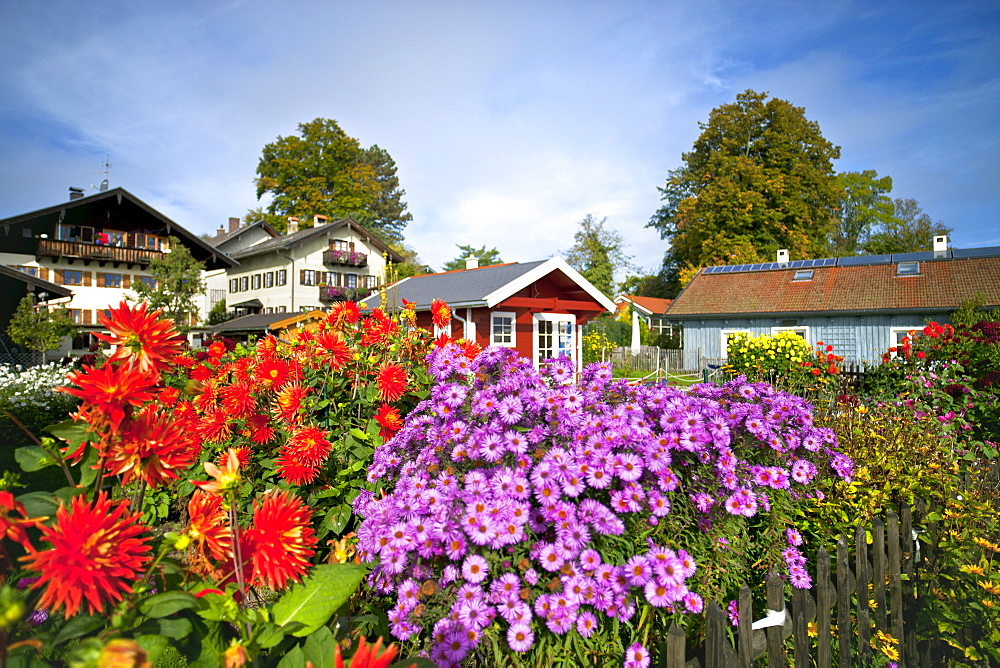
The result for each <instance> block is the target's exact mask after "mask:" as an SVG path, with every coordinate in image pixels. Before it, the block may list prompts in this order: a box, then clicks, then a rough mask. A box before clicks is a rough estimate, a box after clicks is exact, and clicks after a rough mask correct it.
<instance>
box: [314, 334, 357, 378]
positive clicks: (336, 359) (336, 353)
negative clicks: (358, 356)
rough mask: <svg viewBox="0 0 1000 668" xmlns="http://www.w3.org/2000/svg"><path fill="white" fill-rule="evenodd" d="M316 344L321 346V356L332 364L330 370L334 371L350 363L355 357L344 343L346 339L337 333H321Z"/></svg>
mask: <svg viewBox="0 0 1000 668" xmlns="http://www.w3.org/2000/svg"><path fill="white" fill-rule="evenodd" d="M316 343H317V344H319V348H320V351H321V352H320V355H321V356H322V357H323V359H325V360H327V361H328V362H329V363H330V368H331V369H332V370H333V371H336V370H337V369H340V368H341V367H343V366H344V365H345V364H347V363H348V362H350V361H351V357H352V356H353V355H354V352H353V351H352V350H351V347H350V346H349V345H347V342H346V341H344V337H342V336H341V335H340V334H338V333H337V332H332V331H325V332H321V333H320V334H319V336H317V337H316Z"/></svg>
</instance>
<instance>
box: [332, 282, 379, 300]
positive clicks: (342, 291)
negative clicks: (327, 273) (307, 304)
mask: <svg viewBox="0 0 1000 668" xmlns="http://www.w3.org/2000/svg"><path fill="white" fill-rule="evenodd" d="M372 292H374V290H372V289H371V288H342V287H340V286H337V285H321V286H319V300H320V301H321V302H356V301H358V300H361V299H364V298H365V297H367V296H368V295H370V294H371V293H372Z"/></svg>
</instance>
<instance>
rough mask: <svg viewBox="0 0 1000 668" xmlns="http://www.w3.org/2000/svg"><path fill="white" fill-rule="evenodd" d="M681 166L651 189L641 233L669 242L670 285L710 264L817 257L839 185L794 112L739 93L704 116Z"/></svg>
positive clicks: (820, 145) (816, 140)
mask: <svg viewBox="0 0 1000 668" xmlns="http://www.w3.org/2000/svg"><path fill="white" fill-rule="evenodd" d="M699 126H700V127H701V130H702V132H701V135H700V136H699V137H698V139H697V140H696V141H695V143H694V147H693V148H692V150H691V152H690V153H685V154H684V155H683V156H682V160H683V163H684V164H683V165H682V166H681V167H679V168H677V169H675V170H673V171H671V172H670V173H669V175H668V177H667V182H666V184H665V185H664V187H662V188H660V192H661V194H662V199H663V202H664V204H663V206H662V207H661V208H660V209H659V210H658V211H657V212H656V213H655V214H654V215H653V217H652V219H651V220H650V222H649V226H650V227H654V228H656V229H657V230H659V232H660V235H661V237H662V238H664V239H667V240H669V241H670V250H669V251H668V254H667V264H668V267H669V271H670V273H671V278H672V280H674V281H676V282H680V276H682V275H693V273H694V272H695V271H696V270H697V269H698V268H700V267H703V266H707V265H715V264H733V263H741V262H761V261H767V260H772V259H773V258H774V253H775V251H776V250H777V249H779V248H787V249H789V250H790V251H791V253H792V255H793V257H796V258H810V257H817V256H821V255H824V254H825V253H826V252H827V249H828V239H829V237H830V236H831V235H832V234H833V232H834V231H835V229H836V221H837V216H836V214H837V205H838V203H839V201H840V193H841V187H840V185H839V184H838V183H837V180H836V178H835V175H834V171H833V164H832V161H833V160H834V159H836V158H839V157H840V148H839V147H837V146H834V145H833V144H831V143H830V142H829V141H827V140H826V139H825V138H824V137H823V134H822V133H821V132H820V128H819V124H818V123H816V122H815V121H810V120H808V119H807V118H806V116H805V110H804V109H803V108H802V107H795V106H793V105H792V104H791V103H789V102H787V101H785V100H780V99H777V98H771V99H768V95H767V93H757V92H754V91H752V90H747V91H746V92H743V93H741V94H740V95H738V96H737V98H736V102H734V103H732V104H726V105H722V106H721V107H718V108H716V109H713V110H712V112H711V114H710V115H709V119H708V122H707V123H702V124H699Z"/></svg>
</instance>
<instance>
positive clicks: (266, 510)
mask: <svg viewBox="0 0 1000 668" xmlns="http://www.w3.org/2000/svg"><path fill="white" fill-rule="evenodd" d="M310 515H311V511H310V509H309V506H307V505H305V504H303V503H302V501H301V500H300V499H299V498H298V497H296V496H293V495H291V494H289V492H288V491H280V492H271V493H268V494H265V495H264V500H263V501H262V502H260V503H258V502H257V501H255V502H254V515H253V526H252V527H251V528H249V529H247V530H246V532H244V536H245V537H246V540H247V543H249V544H250V547H251V550H250V552H249V554H250V555H251V560H252V563H253V581H254V583H255V584H262V585H265V586H267V587H269V588H271V589H273V590H281V589H284V588H285V586H286V585H287V584H288V582H289V581H292V582H299V581H300V580H301V579H302V576H303V575H305V574H306V571H308V569H309V558H310V557H312V556H313V555H314V554H315V553H316V551H315V550H314V549H313V547H314V546H315V545H316V532H315V531H313V528H312V525H311V524H312V523H311V519H310ZM245 554H246V553H245Z"/></svg>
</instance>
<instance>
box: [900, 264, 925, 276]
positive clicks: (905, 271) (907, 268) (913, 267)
mask: <svg viewBox="0 0 1000 668" xmlns="http://www.w3.org/2000/svg"><path fill="white" fill-rule="evenodd" d="M919 274H920V263H919V262H900V263H899V264H897V265H896V275H897V276H917V275H919Z"/></svg>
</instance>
